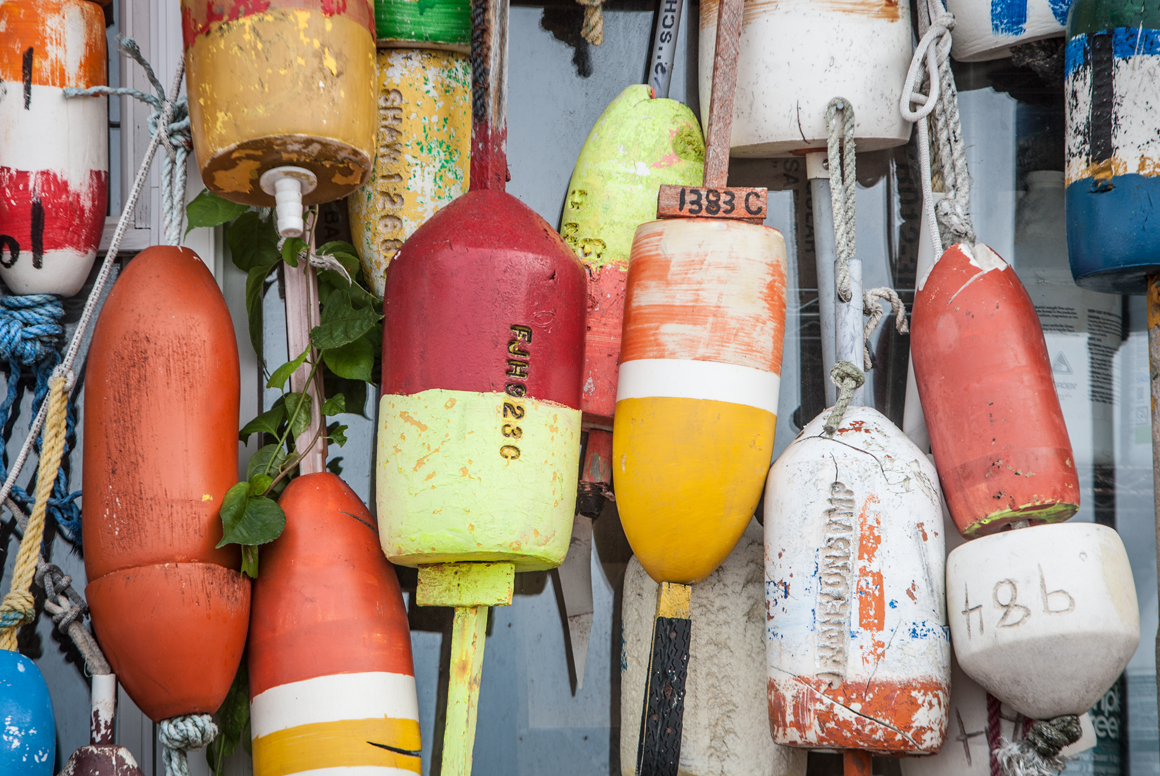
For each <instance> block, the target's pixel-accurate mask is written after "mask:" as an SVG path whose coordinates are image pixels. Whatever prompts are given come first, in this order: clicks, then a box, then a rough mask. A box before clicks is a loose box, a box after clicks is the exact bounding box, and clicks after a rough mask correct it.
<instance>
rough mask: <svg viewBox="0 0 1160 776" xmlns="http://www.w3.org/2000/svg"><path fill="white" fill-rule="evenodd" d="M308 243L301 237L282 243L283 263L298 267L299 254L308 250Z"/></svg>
mask: <svg viewBox="0 0 1160 776" xmlns="http://www.w3.org/2000/svg"><path fill="white" fill-rule="evenodd" d="M307 247H309V246H307V245H306V241H305V240H303V239H302V238H300V237H291V238H290V239H288V240H287V241H286V242H284V243H282V261H284V262H286V263H287V264H289V265H290V266H291V267H297V266H298V254H299V253H301V252H302V251H304V250H306V249H307Z"/></svg>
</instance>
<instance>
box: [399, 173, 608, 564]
mask: <svg viewBox="0 0 1160 776" xmlns="http://www.w3.org/2000/svg"><path fill="white" fill-rule="evenodd" d="M472 176H473V177H472V180H473V182H474V181H475V177H476V176H475V172H474V170H473V173H472ZM586 293H587V277H586V274H585V271H584V267H583V265H582V264H581V263H580V261H579V260H578V259H577V258H576V256H575V254H574V253H573V251H572V249H571V248H569V247H568V245H567V244H566V243H565V242H564V241H563V239H561V237H560V236H559V235H558V234H557V233H556V231H555V230H554V229H552V227H551V226H549V225H548V223H547V222H546V221H544V219H542V218H540V216H538V215H537V214H536V213H535V212H533V211H532V210H531V209H530V208H528V207H527V206H526V205H524V204H523V203H521V202H520V201H519V200H517V199H516V198H515V197H512V196H510V195H508V194H505V193H504V192H502V191H490V190H478V191H472V192H469V193H468V194H465V195H464V196H462V197H460V198H459V199H457V200H455V201H454V202H452V203H451V204H450V205H448V206H447V207H445V208H444V209H443V210H440V211H439V212H438V213H436V214H435V215H434V216H433V217H432V218H431V220H429V221H428V222H427V223H426V224H424V225H423V226H421V227H420V228H419V229H418V230H417V231H416V232H415V234H414V235H412V236H411V238H410V239H409V240H407V242H406V243H405V244H404V245H403V248H402V249H401V250H400V251H399V254H398V255H397V256H396V257H395V259H394V261H393V262H392V263H391V272H390V274H389V276H388V278H387V286H386V295H385V297H384V313H385V316H386V321H385V327H384V339H383V398H382V406H381V410H380V416H379V417H380V422H379V441H378V463H377V467H378V471H377V476H378V507H379V509H378V514H379V521H380V531H381V533H382V542H383V549H384V550H385V551H386V553H387V557H389V558H390V559H391V560H393V561H394V562H396V563H402V564H405V565H418V564H420V563H446V562H459V561H472V560H478V561H489V560H512V561H514V562H515V563H516V565H517V568H518V569H521V570H522V569H536V568H541V569H542V568H551V567H553V566H556V565H559V563H560V562H561V561H562V560H563V559H564V556H565V554H566V553H567V550H568V544H569V537H570V534H571V525H572V515H573V508H574V506H575V499H576V479H577V477H576V474H577V471H578V470H579V452H580V391H581V380H580V375H581V369H582V367H583V363H584V336H585V317H586Z"/></svg>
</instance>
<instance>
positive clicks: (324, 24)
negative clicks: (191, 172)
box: [181, 0, 377, 232]
mask: <svg viewBox="0 0 1160 776" xmlns="http://www.w3.org/2000/svg"><path fill="white" fill-rule="evenodd" d="M181 20H182V33H183V38H184V41H185V66H186V75H187V79H188V91H189V117H190V122H191V126H192V130H193V144H194V151H195V152H196V154H197V163H198V167H199V169H200V171H201V177H202V180H204V181H205V185H206V186H207V187H208V188H209V189H210V190H211V191H213V192H214V193H216V194H218V195H220V196H222V197H224V198H225V199H228V200H231V201H233V202H240V203H242V204H246V205H256V206H261V207H271V206H273V205H274V204H275V193H280V194H281V195H282V196H281V197H280V199H282V200H285V199H286V197H287V196H288V191H289V189H293V193H294V194H297V195H299V196H301V200H300V203H305V204H306V205H314V204H318V203H321V202H330V201H333V200H336V199H340V198H342V197H344V196H346V195H347V194H349V193H350V192H352V191H354V190H355V189H356V188H357V187H358V186H359V185H361V184H362V183H363V182H364V181H365V180H366V178H367V175H369V173H370V169H371V162H372V161H373V160H374V155H375V150H374V139H375V126H376V124H377V122H376V111H375V103H374V101H375V88H374V82H375V21H374V4H373V2H372V0H349V1H348V2H318V0H266V1H265V2H261V3H253V2H249V0H225V1H224V2H217V1H216V0H182V2H181ZM287 187H289V189H288V188H287ZM284 217H285V216H284V215H283V214H282V213H281V212H280V214H279V220H280V222H281V221H282V219H283V218H284ZM295 217H296V219H297V221H298V222H301V220H302V219H301V212H298V213H297V214H296V216H295ZM280 227H281V223H280ZM301 228H302V227H301V224H300V223H299V225H298V229H299V232H300V230H301ZM280 231H281V228H280Z"/></svg>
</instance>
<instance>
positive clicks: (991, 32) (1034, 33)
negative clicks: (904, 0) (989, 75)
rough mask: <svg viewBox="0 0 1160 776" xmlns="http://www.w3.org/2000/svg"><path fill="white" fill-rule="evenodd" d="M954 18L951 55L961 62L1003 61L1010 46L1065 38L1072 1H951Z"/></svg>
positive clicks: (948, 5) (948, 8)
mask: <svg viewBox="0 0 1160 776" xmlns="http://www.w3.org/2000/svg"><path fill="white" fill-rule="evenodd" d="M946 8H947V10H948V11H950V12H951V13H953V14H954V15H955V29H954V33H953V35H952V36H951V37H952V40H953V41H954V43H953V45H952V47H951V56H953V57H954V58H955V59H957V60H958V61H960V62H980V61H983V60H988V59H1002V58H1003V57H1007V56H1010V55H1011V47H1012V46H1019V45H1022V44H1024V43H1031V42H1032V41H1037V40H1043V39H1044V38H1059V37H1062V36H1063V27H1064V25H1065V24H1067V12H1068V9H1070V8H1071V1H1070V0H1063V2H1060V0H1008V2H1001V3H996V2H992V0H948V1H947V3H946Z"/></svg>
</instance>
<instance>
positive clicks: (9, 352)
mask: <svg viewBox="0 0 1160 776" xmlns="http://www.w3.org/2000/svg"><path fill="white" fill-rule="evenodd" d="M63 317H64V305H62V304H61V301H60V298H59V297H57V296H55V295H53V294H29V295H28V296H5V297H3V298H0V358H3V359H6V360H7V361H8V363H9V365H10V366H12V367H13V371H17V370H18V369H19V368H20V367H29V368H35V367H38V366H40V365H42V364H44V363H46V362H51V361H55V359H57V358H59V355H58V354H57V350H56V348H57V344H58V343H59V342H60V340H61V338H62V337H63V336H64V326H62V325H61V323H60V321H61V319H62V318H63Z"/></svg>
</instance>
